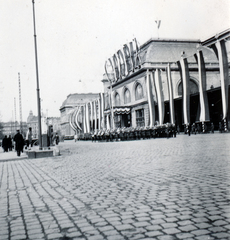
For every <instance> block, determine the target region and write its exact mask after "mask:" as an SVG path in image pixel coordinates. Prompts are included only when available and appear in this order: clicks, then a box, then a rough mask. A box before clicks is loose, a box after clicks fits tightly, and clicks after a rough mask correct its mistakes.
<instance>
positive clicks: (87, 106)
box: [85, 103, 90, 133]
mask: <svg viewBox="0 0 230 240" xmlns="http://www.w3.org/2000/svg"><path fill="white" fill-rule="evenodd" d="M85 119H86V132H87V133H89V132H90V126H89V104H88V103H86V105H85Z"/></svg>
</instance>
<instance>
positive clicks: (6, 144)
mask: <svg viewBox="0 0 230 240" xmlns="http://www.w3.org/2000/svg"><path fill="white" fill-rule="evenodd" d="M32 139H33V135H32V128H31V127H30V128H29V129H28V131H27V133H26V139H24V138H23V136H22V134H21V133H20V130H17V133H16V134H15V135H14V137H13V138H12V137H11V135H9V137H7V136H5V137H4V138H3V140H2V148H3V151H4V152H8V151H12V150H13V149H15V151H16V152H17V156H20V155H21V152H23V148H24V146H26V148H29V149H30V148H31V147H32V146H33V142H32ZM13 142H14V144H13Z"/></svg>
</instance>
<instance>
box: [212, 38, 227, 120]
mask: <svg viewBox="0 0 230 240" xmlns="http://www.w3.org/2000/svg"><path fill="white" fill-rule="evenodd" d="M215 45H216V48H217V53H218V60H219V67H220V83H221V97H222V109H223V120H226V118H227V114H228V85H229V76H228V74H229V73H228V71H229V67H228V56H227V50H226V46H225V40H221V41H217V42H216V44H215Z"/></svg>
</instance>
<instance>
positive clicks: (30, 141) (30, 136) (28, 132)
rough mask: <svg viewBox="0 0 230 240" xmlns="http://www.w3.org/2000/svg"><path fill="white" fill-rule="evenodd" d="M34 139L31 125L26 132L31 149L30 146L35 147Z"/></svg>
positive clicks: (28, 145) (27, 142)
mask: <svg viewBox="0 0 230 240" xmlns="http://www.w3.org/2000/svg"><path fill="white" fill-rule="evenodd" d="M32 139H33V134H32V128H31V127H29V129H28V131H27V133H26V145H27V148H28V149H29V150H30V149H31V148H29V147H33V143H32Z"/></svg>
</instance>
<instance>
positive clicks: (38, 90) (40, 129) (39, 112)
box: [32, 0, 42, 150]
mask: <svg viewBox="0 0 230 240" xmlns="http://www.w3.org/2000/svg"><path fill="white" fill-rule="evenodd" d="M32 3H33V23H34V49H35V63H36V78H37V105H38V142H39V150H42V128H41V104H40V89H39V77H38V57H37V39H36V25H35V9H34V0H32Z"/></svg>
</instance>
